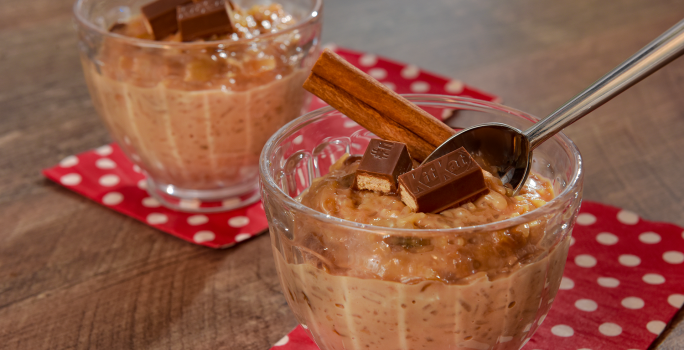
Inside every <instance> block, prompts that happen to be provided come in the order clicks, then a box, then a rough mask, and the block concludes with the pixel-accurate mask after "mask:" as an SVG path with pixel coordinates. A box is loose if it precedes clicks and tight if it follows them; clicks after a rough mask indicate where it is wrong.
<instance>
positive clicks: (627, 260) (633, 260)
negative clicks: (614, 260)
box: [618, 254, 641, 267]
mask: <svg viewBox="0 0 684 350" xmlns="http://www.w3.org/2000/svg"><path fill="white" fill-rule="evenodd" d="M618 261H619V262H620V264H621V265H624V266H628V267H634V266H638V265H639V264H641V259H640V258H639V257H638V256H636V255H632V254H622V255H620V257H618Z"/></svg>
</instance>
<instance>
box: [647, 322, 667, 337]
mask: <svg viewBox="0 0 684 350" xmlns="http://www.w3.org/2000/svg"><path fill="white" fill-rule="evenodd" d="M646 329H648V331H649V332H651V333H653V334H655V335H658V334H660V332H662V331H663V329H665V322H663V321H658V320H654V321H651V322H649V323H648V324H647V325H646Z"/></svg>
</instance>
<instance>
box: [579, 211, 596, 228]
mask: <svg viewBox="0 0 684 350" xmlns="http://www.w3.org/2000/svg"><path fill="white" fill-rule="evenodd" d="M595 222H596V217H595V216H594V215H591V214H588V213H583V214H579V215H577V224H578V225H582V226H589V225H591V224H593V223H595Z"/></svg>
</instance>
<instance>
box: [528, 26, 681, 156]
mask: <svg viewBox="0 0 684 350" xmlns="http://www.w3.org/2000/svg"><path fill="white" fill-rule="evenodd" d="M682 53H684V20H682V21H680V22H679V23H677V24H675V25H674V26H673V27H672V28H670V29H668V30H667V31H666V32H665V33H663V34H661V35H660V36H659V37H657V38H656V39H655V40H653V41H652V42H651V43H649V44H648V45H646V46H645V47H644V48H642V49H641V50H639V51H638V52H637V53H635V54H634V55H633V56H632V57H630V58H629V59H627V60H626V61H625V62H623V63H622V64H620V65H619V66H617V67H616V68H615V69H613V70H612V71H610V72H609V73H608V74H606V75H604V76H603V77H602V78H601V79H599V80H598V81H596V82H595V83H594V84H592V85H591V86H590V87H588V88H587V89H586V90H584V91H582V92H581V93H580V94H579V95H577V96H575V97H573V98H572V99H571V100H570V101H568V102H567V103H566V104H565V105H563V106H562V107H560V108H559V109H558V110H556V111H555V112H553V113H551V114H550V115H549V116H548V117H546V118H544V119H543V120H541V121H539V122H537V123H536V124H534V125H533V126H532V127H530V128H529V129H527V130H525V132H524V134H525V136H526V137H527V138H528V140H529V142H530V150H533V149H535V148H536V147H537V146H538V145H539V144H541V143H542V142H544V141H546V140H547V139H549V138H550V137H551V136H553V135H555V134H556V133H557V132H559V131H561V130H563V128H565V127H566V126H568V125H570V124H572V123H574V122H575V121H577V120H578V119H580V118H582V117H584V116H585V115H587V114H588V113H589V112H591V111H593V110H594V109H596V108H598V107H599V106H601V105H602V104H604V103H606V102H607V101H609V100H610V99H612V98H613V97H615V96H617V95H619V94H620V93H622V92H623V91H625V90H626V89H628V88H629V87H631V86H632V85H634V84H636V83H638V82H639V81H641V79H643V78H645V77H647V76H649V75H650V74H651V73H653V72H655V71H657V70H658V69H660V68H661V67H663V66H665V65H667V64H668V63H670V62H672V60H674V59H675V58H677V57H679V56H680V55H682Z"/></svg>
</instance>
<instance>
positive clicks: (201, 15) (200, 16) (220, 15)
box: [177, 0, 234, 41]
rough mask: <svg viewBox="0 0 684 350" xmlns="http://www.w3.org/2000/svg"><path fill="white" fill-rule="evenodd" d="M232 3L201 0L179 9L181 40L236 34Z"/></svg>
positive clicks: (217, 0) (220, 0)
mask: <svg viewBox="0 0 684 350" xmlns="http://www.w3.org/2000/svg"><path fill="white" fill-rule="evenodd" d="M230 6H232V5H231V4H230V2H228V4H226V2H225V1H224V0H201V1H198V2H195V3H192V4H187V5H185V6H179V7H178V17H177V19H178V28H179V29H180V34H181V40H183V41H192V40H195V39H199V38H203V37H208V36H211V35H213V34H226V33H232V32H234V28H233V23H232V21H231V16H229V15H228V11H229V9H230Z"/></svg>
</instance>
